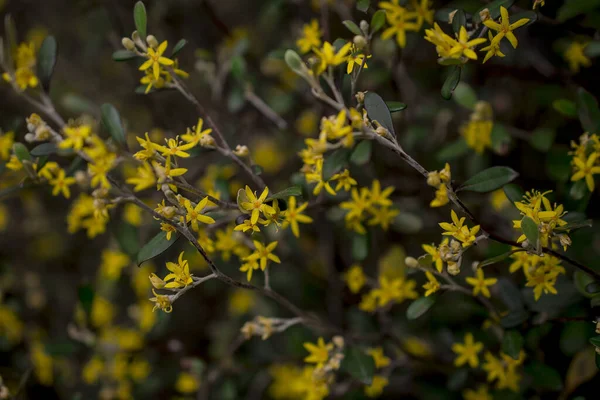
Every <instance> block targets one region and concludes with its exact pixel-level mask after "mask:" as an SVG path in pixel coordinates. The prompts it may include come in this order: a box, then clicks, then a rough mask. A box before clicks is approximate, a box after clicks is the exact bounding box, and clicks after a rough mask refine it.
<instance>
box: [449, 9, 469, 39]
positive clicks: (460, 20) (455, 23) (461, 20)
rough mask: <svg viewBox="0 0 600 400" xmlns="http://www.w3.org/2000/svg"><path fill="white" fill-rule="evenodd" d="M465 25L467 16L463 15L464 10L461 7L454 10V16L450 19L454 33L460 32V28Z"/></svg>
mask: <svg viewBox="0 0 600 400" xmlns="http://www.w3.org/2000/svg"><path fill="white" fill-rule="evenodd" d="M466 25H467V16H466V15H465V11H464V10H462V9H458V10H456V12H455V13H454V18H453V19H452V30H453V31H454V32H455V33H459V32H460V28H461V27H463V26H466Z"/></svg>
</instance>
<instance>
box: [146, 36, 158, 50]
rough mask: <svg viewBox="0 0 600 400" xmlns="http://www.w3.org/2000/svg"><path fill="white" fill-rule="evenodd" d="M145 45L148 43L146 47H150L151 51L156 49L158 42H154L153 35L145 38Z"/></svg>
mask: <svg viewBox="0 0 600 400" xmlns="http://www.w3.org/2000/svg"><path fill="white" fill-rule="evenodd" d="M146 43H148V46H150V47H152V48H153V49H155V48H157V47H158V40H156V37H155V36H154V35H148V36H146Z"/></svg>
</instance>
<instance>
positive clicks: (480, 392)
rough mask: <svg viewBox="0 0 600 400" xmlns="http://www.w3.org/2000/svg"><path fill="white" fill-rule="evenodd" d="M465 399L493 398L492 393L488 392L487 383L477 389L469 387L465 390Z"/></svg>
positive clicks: (486, 399) (481, 399) (488, 399)
mask: <svg viewBox="0 0 600 400" xmlns="http://www.w3.org/2000/svg"><path fill="white" fill-rule="evenodd" d="M463 399H464V400H493V397H492V395H491V394H490V393H489V392H488V388H487V386H485V385H481V386H479V387H478V388H477V390H476V391H475V390H472V389H467V390H465V391H463Z"/></svg>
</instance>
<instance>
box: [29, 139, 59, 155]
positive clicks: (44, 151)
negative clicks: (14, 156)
mask: <svg viewBox="0 0 600 400" xmlns="http://www.w3.org/2000/svg"><path fill="white" fill-rule="evenodd" d="M57 151H58V148H57V147H56V144H55V143H52V142H48V143H42V144H39V145H37V146H35V147H34V148H33V149H31V152H30V154H31V155H32V156H34V157H41V156H48V155H50V154H54V153H56V152H57Z"/></svg>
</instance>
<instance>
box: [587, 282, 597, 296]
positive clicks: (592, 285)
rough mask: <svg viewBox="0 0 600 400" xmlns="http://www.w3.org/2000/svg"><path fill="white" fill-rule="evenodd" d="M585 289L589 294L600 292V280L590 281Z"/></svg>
mask: <svg viewBox="0 0 600 400" xmlns="http://www.w3.org/2000/svg"><path fill="white" fill-rule="evenodd" d="M585 291H586V292H588V293H589V294H596V293H598V292H600V282H591V283H588V284H587V285H586V286H585Z"/></svg>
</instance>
